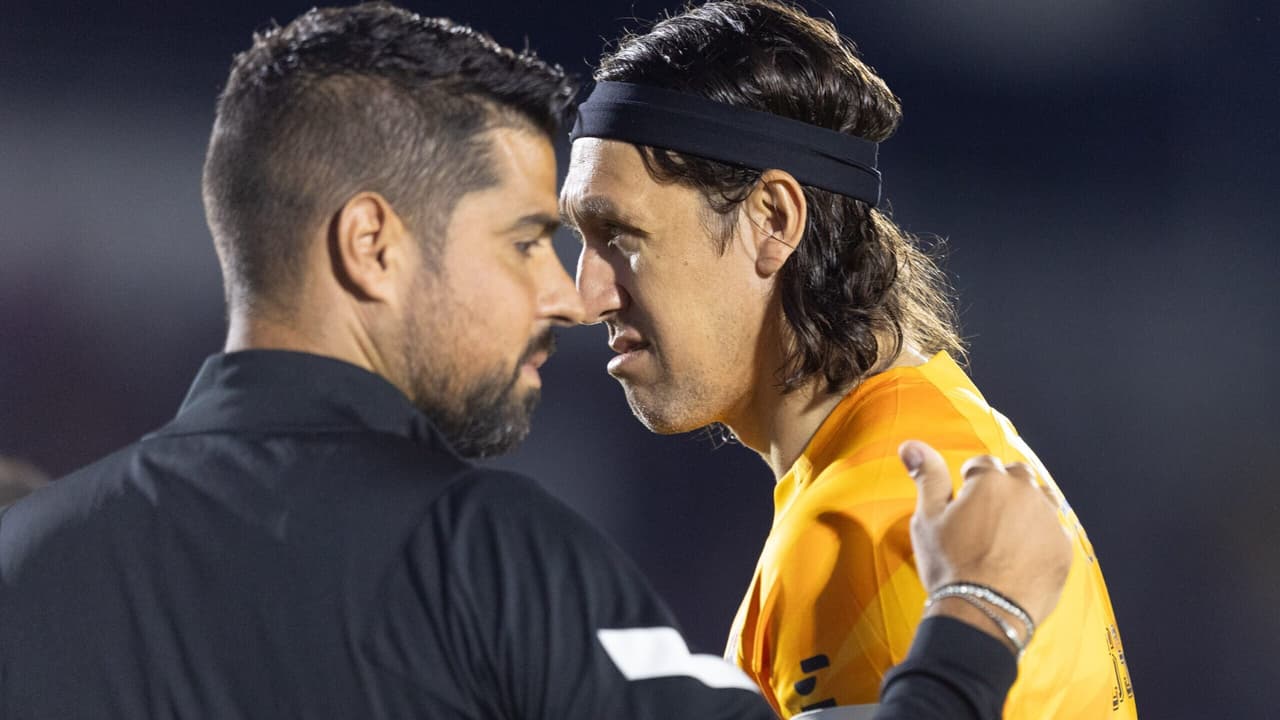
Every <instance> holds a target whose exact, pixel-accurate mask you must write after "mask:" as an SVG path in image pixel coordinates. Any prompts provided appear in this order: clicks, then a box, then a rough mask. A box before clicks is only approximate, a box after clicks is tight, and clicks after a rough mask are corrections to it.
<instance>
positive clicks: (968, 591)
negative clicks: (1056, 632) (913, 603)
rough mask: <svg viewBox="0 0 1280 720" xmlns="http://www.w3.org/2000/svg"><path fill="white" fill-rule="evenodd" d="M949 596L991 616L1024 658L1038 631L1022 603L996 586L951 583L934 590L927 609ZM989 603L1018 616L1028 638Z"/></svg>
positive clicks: (926, 604) (926, 606) (926, 602)
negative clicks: (998, 613) (1023, 637)
mask: <svg viewBox="0 0 1280 720" xmlns="http://www.w3.org/2000/svg"><path fill="white" fill-rule="evenodd" d="M949 597H954V598H959V599H961V600H964V601H965V602H967V603H969V604H970V605H972V606H974V607H976V608H978V609H979V610H981V611H982V612H983V613H984V614H985V615H986V616H987V617H989V618H991V620H992V622H994V623H995V624H996V626H998V627H999V628H1000V631H1001V632H1003V633H1004V634H1005V636H1006V637H1008V638H1009V642H1011V643H1013V646H1014V647H1015V648H1017V649H1018V658H1019V659H1021V658H1022V653H1023V652H1024V651H1026V649H1027V645H1029V644H1030V643H1031V636H1032V635H1034V634H1035V632H1036V624H1035V622H1034V621H1032V619H1031V615H1029V614H1028V613H1027V611H1026V610H1023V609H1022V607H1021V606H1020V605H1018V604H1017V603H1015V602H1014V601H1012V600H1010V599H1009V598H1007V597H1005V596H1004V595H1002V594H1000V593H999V592H997V591H996V590H995V589H994V588H990V587H988V586H986V585H980V584H978V583H969V582H957V583H951V584H949V585H943V586H942V587H940V588H938V589H937V590H935V591H933V593H932V594H931V595H930V596H929V599H928V600H926V601H925V604H924V606H925V609H926V610H927V609H928V608H929V607H931V606H932V605H933V604H934V603H935V602H937V601H938V600H941V599H943V598H949ZM988 605H993V606H995V607H997V608H999V609H1001V610H1003V611H1005V612H1007V613H1009V614H1010V615H1012V616H1014V617H1016V618H1017V619H1018V621H1019V622H1021V623H1022V625H1023V627H1024V628H1025V629H1026V639H1025V640H1023V639H1020V638H1019V637H1018V633H1017V632H1015V631H1014V629H1013V628H1012V627H1011V626H1010V625H1009V623H1007V622H1006V621H1005V619H1004V618H1002V617H1000V616H999V615H997V614H996V613H995V612H994V611H992V610H991V608H990V607H988Z"/></svg>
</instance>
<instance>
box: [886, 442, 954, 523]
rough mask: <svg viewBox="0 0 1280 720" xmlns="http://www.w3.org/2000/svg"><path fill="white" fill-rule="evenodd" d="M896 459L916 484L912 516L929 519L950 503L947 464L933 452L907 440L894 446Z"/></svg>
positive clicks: (921, 444)
mask: <svg viewBox="0 0 1280 720" xmlns="http://www.w3.org/2000/svg"><path fill="white" fill-rule="evenodd" d="M898 457H899V458H901V459H902V464H903V465H905V466H906V468H907V474H909V475H910V476H911V479H913V480H915V481H916V486H917V490H918V491H919V492H918V493H917V494H916V515H919V516H920V517H923V518H926V519H928V518H933V517H935V516H937V515H939V514H940V513H941V512H942V511H943V510H945V509H946V508H947V502H948V501H950V500H951V473H950V471H948V470H947V461H946V460H943V459H942V455H940V454H938V451H937V450H934V449H933V448H931V447H929V446H928V445H926V444H924V443H922V442H920V441H919V440H908V441H906V442H904V443H902V444H901V445H899V446H898Z"/></svg>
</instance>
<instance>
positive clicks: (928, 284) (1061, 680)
mask: <svg viewBox="0 0 1280 720" xmlns="http://www.w3.org/2000/svg"><path fill="white" fill-rule="evenodd" d="M595 80H596V81H597V85H596V87H595V89H594V91H593V92H592V94H591V96H590V97H589V98H588V99H587V100H586V101H585V102H584V104H583V105H582V106H581V107H580V109H579V117H578V119H577V123H576V125H575V128H574V131H573V133H572V137H573V139H574V142H573V151H572V156H571V160H570V168H569V174H568V177H567V179H566V181H565V186H564V189H563V192H562V196H561V208H562V214H563V215H564V216H565V217H566V218H567V220H568V222H569V224H571V225H573V226H575V227H576V229H577V230H578V232H579V234H580V236H581V238H582V241H583V244H582V250H581V254H580V256H579V260H578V270H577V283H578V289H579V292H580V293H581V294H582V297H583V301H584V303H585V306H586V312H587V318H588V321H589V322H603V323H605V324H607V325H608V329H609V344H610V347H612V348H613V349H614V350H615V351H616V352H617V353H618V355H617V356H616V357H614V358H613V359H612V360H611V361H610V362H609V365H608V369H609V372H610V373H611V374H612V375H613V376H614V377H615V378H617V379H618V381H619V382H620V383H621V384H622V386H623V389H624V390H625V393H626V396H627V400H628V402H629V403H630V405H631V408H632V410H633V412H634V413H635V415H636V416H637V417H638V418H639V419H640V420H641V421H642V422H643V423H644V424H645V425H647V426H648V427H649V428H650V429H652V430H654V431H655V432H660V433H675V432H684V431H688V430H693V429H696V428H700V427H704V426H707V425H711V424H714V423H720V424H722V425H724V426H727V427H728V428H729V429H730V430H731V431H732V433H733V434H734V435H735V436H736V437H737V438H738V439H739V440H740V441H741V442H742V443H743V444H745V445H747V446H748V447H750V448H752V449H753V450H755V451H756V452H757V453H759V454H760V456H761V457H762V458H763V459H764V461H765V462H766V463H768V465H769V466H770V468H771V469H772V470H773V472H774V474H775V476H776V478H777V481H778V484H777V488H776V490H775V492H774V499H775V514H774V522H773V526H772V529H771V532H770V535H769V538H768V540H767V541H766V543H765V547H764V549H763V552H762V553H761V557H760V562H759V565H758V567H757V571H756V574H755V577H754V579H753V580H752V582H751V586H750V587H749V588H748V591H747V593H746V596H745V598H744V600H743V602H742V605H741V609H740V611H739V613H738V616H737V618H736V620H735V622H734V625H733V629H732V632H731V635H730V639H729V643H728V648H727V657H728V658H729V659H731V660H733V661H735V662H736V663H737V664H739V665H740V666H741V667H742V668H743V669H744V670H745V671H746V672H747V673H748V674H749V675H751V676H752V678H754V679H755V680H756V681H757V682H758V683H759V685H760V687H761V688H762V690H763V691H764V693H765V695H766V697H767V698H768V699H769V700H770V702H771V703H772V704H773V706H774V709H775V710H777V711H778V712H779V713H780V714H782V715H783V716H791V715H794V714H796V713H800V712H803V711H807V710H815V709H821V708H825V707H831V706H836V705H870V704H873V703H875V701H876V698H877V691H878V688H879V686H880V684H881V681H882V679H883V677H884V676H885V673H886V672H887V671H888V670H889V669H890V668H891V667H892V666H893V665H894V664H895V663H897V662H899V661H900V660H901V659H902V658H903V657H904V656H905V655H906V653H907V650H908V646H909V644H910V642H911V638H912V635H913V632H914V629H915V627H916V625H917V623H918V622H919V621H920V618H921V612H922V608H923V607H924V606H925V602H926V599H927V598H928V597H929V595H928V593H927V592H926V590H929V591H933V590H935V588H926V586H925V585H923V584H922V583H921V581H920V579H919V577H918V573H917V570H916V567H915V562H914V558H913V555H912V550H911V544H910V543H909V542H908V524H909V519H910V516H911V508H912V504H913V500H914V495H915V489H914V488H913V487H912V485H911V483H910V482H908V481H907V480H906V478H904V477H902V475H901V473H899V472H896V465H897V459H896V454H895V448H897V446H898V444H899V443H901V442H902V441H903V440H904V439H907V438H911V437H921V438H924V439H926V440H927V441H928V442H930V443H931V444H932V445H934V446H935V447H937V448H938V449H939V450H941V451H942V453H943V455H944V456H945V457H946V458H947V460H948V462H949V463H950V464H951V466H952V468H953V469H954V468H958V467H959V465H960V464H961V463H962V462H963V461H964V460H965V459H966V458H968V457H969V456H971V455H973V454H974V453H988V454H991V455H995V456H997V457H1000V458H1002V459H1004V460H1005V461H1010V462H1013V461H1017V462H1024V463H1027V464H1028V465H1029V466H1031V467H1033V468H1035V470H1036V473H1037V475H1038V476H1039V477H1040V479H1041V480H1042V481H1043V482H1045V483H1046V484H1047V485H1048V487H1050V488H1052V489H1053V492H1054V493H1055V494H1056V496H1057V498H1058V499H1059V502H1060V505H1061V510H1062V521H1063V524H1064V527H1066V528H1067V529H1069V530H1070V532H1071V533H1072V534H1073V537H1075V539H1076V540H1077V543H1076V563H1075V564H1076V568H1077V571H1076V572H1074V573H1073V574H1072V576H1071V578H1070V580H1069V582H1068V585H1067V588H1066V590H1065V592H1064V595H1063V601H1062V605H1061V607H1060V609H1059V610H1058V611H1057V612H1056V614H1055V615H1054V616H1053V618H1051V619H1050V620H1049V621H1048V622H1047V623H1046V624H1044V625H1043V626H1042V627H1040V628H1039V629H1038V631H1037V632H1036V641H1035V643H1033V644H1030V645H1029V646H1027V641H1028V639H1029V638H1028V637H1026V636H1025V635H1022V634H1021V631H1022V630H1023V629H1026V630H1029V629H1030V625H1029V624H1025V627H1024V625H1020V623H1019V619H1018V618H1017V617H1016V616H1015V615H1010V614H1008V613H1007V612H1006V611H1005V610H1004V609H1003V608H1001V607H1000V606H999V604H998V602H996V601H995V599H993V598H991V597H989V596H987V595H985V594H984V593H981V592H979V591H974V593H971V594H968V595H966V599H967V600H973V601H975V602H980V603H985V605H984V608H985V609H988V610H991V611H992V615H991V622H992V623H993V624H996V625H998V626H999V627H1000V628H1001V629H1002V631H1004V630H1008V631H1009V633H1008V636H1009V641H1010V642H1011V643H1012V645H1013V646H1014V647H1015V648H1016V649H1017V650H1018V652H1019V653H1020V654H1021V652H1022V650H1023V649H1024V647H1025V649H1026V655H1025V656H1024V657H1025V660H1024V663H1023V666H1024V672H1023V673H1022V675H1021V677H1020V679H1019V681H1018V683H1017V685H1015V686H1014V689H1013V690H1012V692H1011V693H1010V696H1009V703H1008V706H1007V708H1006V717H1008V718H1019V719H1021V718H1045V717H1057V718H1067V717H1073V718H1074V717H1079V718H1096V717H1134V716H1135V712H1134V703H1133V693H1132V687H1131V685H1130V683H1129V680H1128V674H1127V669H1126V667H1125V664H1124V654H1123V651H1122V650H1121V646H1120V641H1119V634H1118V631H1117V629H1116V623H1115V617H1114V613H1113V611H1112V609H1111V603H1110V600H1109V599H1108V594H1107V589H1106V585H1105V582H1104V580H1103V577H1102V574H1101V571H1100V570H1099V568H1098V564H1097V562H1096V560H1095V558H1094V555H1093V551H1092V548H1091V546H1090V544H1089V541H1088V539H1087V538H1086V536H1085V533H1084V531H1083V530H1082V529H1081V528H1080V525H1079V523H1078V521H1077V520H1076V517H1075V515H1074V513H1073V512H1072V511H1071V509H1070V507H1069V506H1068V505H1067V503H1066V501H1065V499H1064V498H1062V495H1061V493H1060V492H1058V490H1057V488H1056V486H1055V485H1054V484H1053V481H1052V480H1051V478H1050V476H1049V474H1048V472H1047V471H1046V470H1045V469H1044V467H1043V466H1042V465H1041V464H1040V462H1039V461H1038V460H1037V458H1036V457H1035V454H1034V453H1033V452H1032V451H1031V449H1030V448H1028V447H1027V446H1026V444H1025V443H1024V442H1023V441H1022V440H1021V438H1019V437H1018V435H1017V433H1016V431H1015V430H1014V428H1013V426H1012V424H1010V423H1009V421H1008V420H1006V419H1005V418H1004V417H1003V416H1001V415H1000V414H999V413H997V412H996V411H995V410H994V409H992V408H991V407H990V406H989V405H987V403H986V402H985V400H984V399H983V397H982V395H981V394H980V393H979V392H978V390H977V388H975V387H974V386H973V384H972V383H971V382H970V380H969V379H968V378H967V377H966V376H965V373H964V371H963V370H962V369H961V368H960V366H959V365H958V364H957V362H956V361H955V359H953V358H957V357H962V355H963V348H962V345H961V342H960V339H959V336H958V333H957V331H956V323H955V314H954V312H953V309H952V305H951V303H950V300H949V297H948V286H947V283H946V279H945V276H944V274H943V273H942V271H941V270H940V269H939V267H938V266H937V265H936V264H935V262H934V260H933V259H932V258H931V257H930V256H929V255H928V254H927V253H925V252H924V251H922V250H921V249H920V247H919V244H918V242H917V241H916V240H915V238H912V237H911V236H910V235H908V234H907V233H905V232H903V231H902V230H901V229H900V228H898V227H897V226H896V225H895V224H894V222H893V221H892V220H891V219H890V218H889V216H888V215H887V214H885V213H884V212H882V211H881V210H878V209H877V207H876V206H877V203H878V202H879V199H880V174H879V171H878V170H877V169H876V155H877V145H878V143H880V142H882V141H884V140H886V139H888V138H889V136H890V135H891V134H892V133H893V132H894V130H895V129H896V127H897V125H898V122H899V119H900V117H901V112H900V108H899V103H898V100H897V98H895V97H894V95H893V94H892V93H891V92H890V91H889V89H888V88H887V87H886V85H885V83H884V82H883V81H882V80H881V79H880V78H879V77H878V76H876V74H875V73H874V72H873V71H872V69H871V68H870V67H868V66H867V65H866V64H865V63H863V62H862V61H861V60H860V59H859V58H858V56H857V54H856V51H855V48H854V46H853V44H852V43H851V42H850V41H849V40H847V39H846V38H843V37H841V36H840V35H839V33H838V32H837V30H836V28H835V27H834V25H833V24H831V23H830V22H826V21H822V20H818V19H815V18H813V17H810V16H808V15H806V14H805V13H804V12H802V11H800V10H798V9H796V8H794V7H792V6H789V5H785V4H782V3H779V2H775V1H774V0H724V1H715V2H708V3H706V4H704V5H701V6H698V7H694V8H690V9H688V10H687V11H685V12H683V13H680V14H678V15H675V16H673V17H669V18H667V19H664V20H662V21H661V22H658V23H657V24H656V25H654V26H653V28H652V29H651V30H649V31H648V32H646V33H644V34H640V35H628V36H626V37H624V38H623V39H622V40H621V41H620V42H619V43H618V44H617V47H616V48H615V49H614V50H613V51H612V52H610V53H609V54H607V55H606V56H605V57H604V58H603V59H602V60H601V61H600V64H599V66H598V69H597V70H596V72H595ZM951 592H957V591H956V590H955V589H949V590H946V591H945V592H943V593H942V595H941V596H940V597H947V596H948V595H947V593H951ZM934 599H935V600H936V599H937V598H934Z"/></svg>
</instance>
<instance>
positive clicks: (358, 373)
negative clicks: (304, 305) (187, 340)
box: [152, 350, 447, 447]
mask: <svg viewBox="0 0 1280 720" xmlns="http://www.w3.org/2000/svg"><path fill="white" fill-rule="evenodd" d="M353 430H354V431H359V430H365V431H374V432H381V433H390V434H393V435H399V436H401V437H405V438H409V439H412V440H416V441H419V442H424V443H429V444H438V445H440V446H442V447H447V444H446V443H445V441H444V439H443V438H442V437H441V436H440V434H439V432H438V431H437V430H436V429H435V427H434V426H433V425H432V424H431V421H430V420H429V419H428V418H427V416H426V415H424V414H422V412H421V411H419V410H418V409H417V408H415V407H414V406H413V405H412V404H411V403H410V402H409V398H407V397H405V395H404V393H402V392H400V390H399V389H397V388H396V387H395V386H394V385H392V384H391V383H390V382H388V381H387V380H385V379H384V378H382V377H381V376H379V375H375V374H374V373H371V372H369V371H367V370H364V369H362V368H359V367H356V366H355V365H351V364H350V363H346V362H343V361H341V360H337V359H335V358H329V357H323V356H320V355H311V354H307V353H299V352H288V351H283V350H244V351H240V352H234V353H225V354H219V355H213V356H211V357H209V358H208V359H207V360H205V362H204V366H203V367H201V368H200V373H199V374H198V375H197V376H196V379H195V382H194V383H192V385H191V390H190V391H188V392H187V398H186V400H184V401H183V403H182V407H181V408H180V409H179V410H178V416H177V417H176V418H174V420H173V422H171V423H169V424H168V425H166V426H165V427H163V428H161V429H160V430H158V431H156V432H155V433H153V434H152V435H153V436H167V435H181V434H191V433H207V432H238V433H244V432H250V433H253V432H262V433H270V432H286V431H287V432H326V431H328V432H335V431H353Z"/></svg>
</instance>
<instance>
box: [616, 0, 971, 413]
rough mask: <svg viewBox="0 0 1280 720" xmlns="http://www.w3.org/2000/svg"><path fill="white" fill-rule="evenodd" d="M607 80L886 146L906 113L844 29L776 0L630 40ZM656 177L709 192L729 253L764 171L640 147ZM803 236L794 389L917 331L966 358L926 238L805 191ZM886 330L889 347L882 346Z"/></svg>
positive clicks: (720, 8)
mask: <svg viewBox="0 0 1280 720" xmlns="http://www.w3.org/2000/svg"><path fill="white" fill-rule="evenodd" d="M594 77H595V79H596V80H597V81H618V82H629V83H636V84H640V85H651V86H656V87H662V88H667V89H670V90H676V91H680V92H686V93H690V94H694V95H699V96H701V97H704V98H707V99H710V100H715V101H717V102H721V103H726V104H729V105H733V106H736V107H743V108H749V109H752V110H762V111H765V112H770V113H774V114H776V115H781V116H784V117H788V118H791V119H794V120H801V121H803V122H807V123H810V124H813V125H818V126H820V127H824V128H828V129H831V130H837V131H839V132H844V133H848V134H850V135H855V136H858V137H861V138H865V139H867V140H872V141H875V142H880V141H883V140H885V139H887V138H888V137H889V136H890V135H892V134H893V132H894V130H896V129H897V127H898V122H899V120H900V119H901V117H902V111H901V107H900V105H899V103H898V99H897V98H896V97H894V95H893V93H891V92H890V91H889V88H888V87H887V86H886V85H885V83H884V81H883V80H881V79H880V78H879V77H878V76H877V75H876V74H875V72H874V71H873V70H872V69H871V68H870V67H868V66H867V65H866V64H865V63H863V62H862V61H861V60H860V59H859V58H858V56H857V50H856V48H855V47H854V45H853V43H852V42H851V41H850V40H848V39H847V38H845V37H842V36H841V35H840V33H839V32H838V31H837V30H836V28H835V26H834V25H832V24H831V23H830V22H827V21H825V20H819V19H816V18H813V17H811V16H809V15H807V14H806V13H804V12H803V11H801V10H799V9H797V8H795V7H792V6H789V5H785V4H782V3H780V2H774V1H773V0H717V1H715V2H708V3H706V4H704V5H700V6H697V7H690V8H687V9H686V10H685V11H684V12H682V13H680V14H678V15H675V16H672V17H668V18H666V19H663V20H661V21H659V22H658V23H656V24H655V25H654V26H653V27H652V28H651V29H650V30H649V31H648V32H646V33H644V34H641V35H636V34H628V35H626V36H625V37H623V38H622V39H621V40H620V41H619V42H618V45H617V47H616V49H614V50H613V51H612V52H610V53H608V54H606V55H605V57H604V58H603V59H602V60H601V61H600V66H599V68H598V69H597V70H596V72H595V74H594ZM641 155H642V157H643V158H644V161H645V166H646V167H647V168H648V170H649V173H650V174H651V175H652V176H653V177H654V179H655V180H658V181H659V182H679V183H682V184H685V185H687V186H690V187H694V188H697V189H698V190H700V191H701V192H702V193H703V195H704V197H705V198H706V199H707V202H708V208H709V211H710V213H711V216H712V217H711V219H712V221H713V222H712V225H711V227H712V228H713V230H714V231H715V234H716V235H717V240H718V242H720V249H721V251H722V252H723V251H724V249H725V248H726V247H727V244H728V242H729V239H730V236H731V233H732V229H733V227H734V224H735V222H734V221H735V220H736V216H737V212H736V211H737V209H738V208H739V207H740V205H741V203H742V201H743V200H745V199H746V198H747V196H748V195H749V194H750V192H751V190H752V189H753V188H754V187H755V184H756V182H757V181H758V180H759V178H760V174H761V173H760V172H759V171H756V170H751V169H748V168H742V167H738V166H733V165H727V164H724V163H720V162H715V161H712V160H707V159H705V158H700V157H696V156H692V155H688V154H685V153H677V152H673V151H669V150H663V149H656V148H652V147H642V148H641ZM804 195H805V201H806V203H807V205H808V220H807V224H806V227H805V231H804V239H803V240H802V241H801V243H800V245H799V247H798V248H797V249H796V251H795V253H794V254H793V255H792V257H791V258H790V259H789V260H788V261H787V263H786V264H785V265H784V266H783V268H782V270H781V274H780V277H779V287H778V289H779V293H780V296H781V303H782V309H783V313H784V315H785V317H786V320H787V325H788V327H789V329H790V335H791V337H790V347H789V352H788V356H787V359H786V362H785V363H784V365H783V367H782V368H780V370H779V378H778V380H779V383H780V385H781V387H782V388H783V390H784V391H788V392H789V391H791V390H794V389H796V388H798V387H800V386H801V385H803V384H804V383H806V382H807V381H809V380H810V378H813V377H821V378H822V379H823V380H824V381H825V384H826V385H825V386H826V390H827V391H828V392H839V391H842V390H844V389H846V388H848V387H849V386H851V385H852V384H854V383H856V382H858V381H860V380H861V379H862V378H864V377H866V376H867V374H869V373H870V372H871V371H872V370H873V369H874V367H875V364H876V362H877V360H878V359H882V358H883V357H885V356H889V357H892V356H894V355H896V354H897V353H898V352H899V350H900V349H901V347H902V345H903V342H904V339H905V338H907V337H910V338H911V339H912V340H913V341H915V342H917V343H919V345H920V346H921V349H922V350H924V351H926V352H929V353H933V352H938V351H941V350H948V351H951V352H953V353H956V354H961V355H962V354H963V352H964V348H963V345H962V343H961V341H960V338H959V335H958V334H957V331H956V317H955V311H954V309H953V307H952V303H951V297H950V294H951V290H950V286H949V285H948V283H947V281H946V276H945V275H944V274H943V272H942V271H941V270H940V269H939V267H938V265H937V263H936V262H935V260H934V259H933V258H932V257H931V256H930V255H929V254H928V253H927V252H925V251H924V250H923V249H922V248H921V247H920V244H919V241H918V240H917V239H916V238H914V237H912V236H911V235H908V234H907V233H905V232H903V231H902V230H901V229H900V228H898V227H897V226H896V225H895V224H894V223H893V221H892V220H890V219H889V217H888V215H887V214H886V213H884V212H882V211H880V210H876V209H874V208H871V207H870V206H868V205H867V203H865V202H863V201H861V200H855V199H853V198H851V197H847V196H844V195H839V194H836V193H832V192H828V191H825V190H820V189H818V188H815V187H812V186H804ZM881 337H887V338H888V339H889V340H890V347H888V348H882V347H881V346H880V345H881V342H880V338H881Z"/></svg>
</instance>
